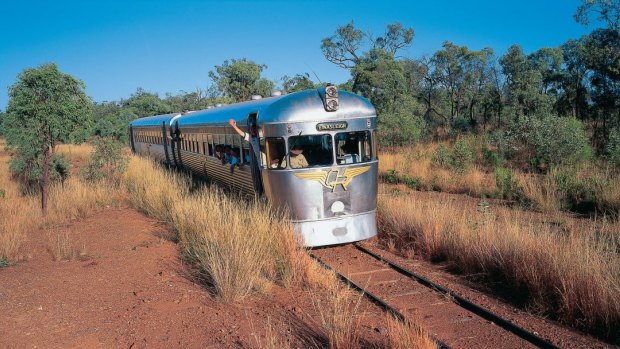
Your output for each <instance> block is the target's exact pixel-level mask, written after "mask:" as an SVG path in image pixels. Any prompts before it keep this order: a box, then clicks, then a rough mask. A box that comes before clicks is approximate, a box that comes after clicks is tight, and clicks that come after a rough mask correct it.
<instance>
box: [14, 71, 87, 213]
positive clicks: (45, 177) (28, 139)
mask: <svg viewBox="0 0 620 349" xmlns="http://www.w3.org/2000/svg"><path fill="white" fill-rule="evenodd" d="M85 88H86V86H85V85H84V83H83V82H82V81H80V80H78V79H76V78H74V77H73V76H71V75H68V74H64V73H62V72H61V71H59V70H58V67H57V66H56V64H54V63H51V64H44V65H41V66H40V67H38V68H28V69H26V70H24V71H23V72H21V73H20V74H19V75H18V76H17V81H16V82H15V83H14V84H13V85H12V86H11V87H10V88H9V104H8V108H7V117H6V120H5V122H4V123H3V124H4V129H5V132H6V142H7V147H8V148H9V150H10V151H11V152H12V154H13V158H12V159H11V170H12V171H13V173H15V174H17V175H20V176H21V177H22V178H24V179H25V180H29V181H30V180H34V181H36V182H38V184H39V187H40V189H41V210H42V212H43V214H44V215H45V214H46V211H47V194H48V189H49V183H50V164H51V162H52V161H51V160H52V156H53V154H54V151H55V147H56V145H57V144H58V143H66V142H73V141H76V140H80V137H83V134H84V130H85V129H89V126H90V123H91V120H92V102H91V100H90V98H89V97H88V96H87V95H86V93H85Z"/></svg>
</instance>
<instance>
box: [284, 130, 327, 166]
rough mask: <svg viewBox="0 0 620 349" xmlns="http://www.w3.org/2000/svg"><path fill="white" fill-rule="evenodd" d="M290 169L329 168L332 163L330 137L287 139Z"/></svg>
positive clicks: (296, 137) (313, 136)
mask: <svg viewBox="0 0 620 349" xmlns="http://www.w3.org/2000/svg"><path fill="white" fill-rule="evenodd" d="M288 147H289V161H290V163H291V168H304V167H313V166H329V165H331V164H333V163H334V156H333V153H332V148H333V147H332V136H331V135H329V134H324V135H312V136H294V137H289V139H288Z"/></svg>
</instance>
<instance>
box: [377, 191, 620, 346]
mask: <svg viewBox="0 0 620 349" xmlns="http://www.w3.org/2000/svg"><path fill="white" fill-rule="evenodd" d="M380 212H381V213H380V224H379V226H380V227H382V232H381V235H382V239H383V241H384V242H385V243H386V244H387V243H388V242H390V241H391V243H393V244H394V245H395V246H396V247H397V248H398V249H400V250H401V251H404V252H405V251H413V252H414V253H415V254H417V255H420V256H421V257H423V258H426V259H430V260H447V261H450V262H452V264H453V265H454V266H455V267H458V268H459V269H460V270H461V271H462V272H463V273H466V274H469V273H472V274H473V273H482V274H484V275H486V277H487V279H488V280H493V281H497V280H501V282H502V283H503V284H504V285H505V286H506V290H512V292H515V296H525V297H526V298H527V300H528V306H529V307H531V309H537V310H539V311H541V312H544V313H547V314H553V315H555V316H557V317H558V318H559V319H561V320H563V321H564V322H566V323H570V324H572V325H573V326H576V327H584V328H586V329H589V330H590V331H597V332H601V333H602V334H603V335H605V332H606V331H608V332H607V334H608V335H609V334H610V333H612V334H613V333H616V334H618V333H619V331H620V256H619V255H618V253H617V248H618V246H620V227H619V226H618V224H616V225H610V224H603V223H601V224H591V225H589V226H588V227H584V225H583V224H581V225H577V224H573V223H571V222H570V221H562V220H559V219H549V220H548V221H546V222H545V221H542V222H541V221H537V220H536V219H534V218H533V217H534V215H532V214H528V213H524V212H520V211H514V210H508V209H501V208H499V209H496V212H491V211H490V210H482V211H481V210H477V209H475V208H468V207H464V206H462V205H459V204H458V203H456V202H452V201H445V200H444V201H439V200H427V201H424V202H421V201H418V200H415V199H413V198H411V197H389V196H384V197H382V198H381V200H380ZM515 290H517V291H515ZM516 292H518V293H520V294H516ZM601 333H599V334H601Z"/></svg>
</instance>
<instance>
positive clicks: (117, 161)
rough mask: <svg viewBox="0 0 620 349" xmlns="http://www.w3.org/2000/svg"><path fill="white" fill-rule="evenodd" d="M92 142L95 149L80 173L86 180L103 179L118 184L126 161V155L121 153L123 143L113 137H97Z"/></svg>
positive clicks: (125, 166)
mask: <svg viewBox="0 0 620 349" xmlns="http://www.w3.org/2000/svg"><path fill="white" fill-rule="evenodd" d="M94 143H95V144H94V145H95V151H94V152H93V153H92V154H91V156H90V160H89V161H88V164H87V165H86V167H84V169H83V170H82V175H83V176H84V178H85V179H86V180H87V181H98V180H101V179H105V180H106V181H108V182H109V183H114V184H118V183H119V181H120V179H121V175H122V174H123V173H124V172H125V170H126V168H127V162H128V158H127V156H125V155H124V154H123V145H122V144H121V143H120V142H118V141H116V140H115V139H113V138H98V139H97V140H95V142H94Z"/></svg>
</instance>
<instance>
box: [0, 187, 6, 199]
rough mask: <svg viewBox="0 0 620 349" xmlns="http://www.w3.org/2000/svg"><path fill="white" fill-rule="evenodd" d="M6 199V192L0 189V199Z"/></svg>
mask: <svg viewBox="0 0 620 349" xmlns="http://www.w3.org/2000/svg"><path fill="white" fill-rule="evenodd" d="M5 197H6V190H4V189H2V188H0V199H4V198H5Z"/></svg>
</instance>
